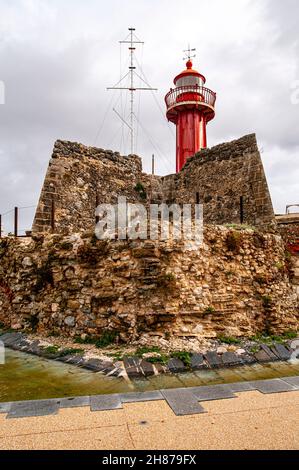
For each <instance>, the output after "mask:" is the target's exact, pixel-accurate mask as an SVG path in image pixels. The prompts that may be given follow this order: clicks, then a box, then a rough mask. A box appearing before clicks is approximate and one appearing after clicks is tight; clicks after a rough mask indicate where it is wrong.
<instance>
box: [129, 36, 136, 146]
mask: <svg viewBox="0 0 299 470" xmlns="http://www.w3.org/2000/svg"><path fill="white" fill-rule="evenodd" d="M129 31H130V36H131V45H130V53H131V64H130V78H131V83H130V92H131V111H130V126H131V130H130V133H131V154H133V153H134V127H133V126H134V119H133V114H134V55H133V54H134V50H135V48H134V42H133V31H135V29H134V28H129Z"/></svg>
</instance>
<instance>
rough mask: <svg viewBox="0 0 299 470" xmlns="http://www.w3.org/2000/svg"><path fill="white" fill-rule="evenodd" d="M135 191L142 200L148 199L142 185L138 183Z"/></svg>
mask: <svg viewBox="0 0 299 470" xmlns="http://www.w3.org/2000/svg"><path fill="white" fill-rule="evenodd" d="M134 191H136V193H138V194H139V196H140V197H141V199H146V198H147V194H146V191H145V188H144V186H143V184H142V183H140V182H138V183H137V184H136V186H135V188H134Z"/></svg>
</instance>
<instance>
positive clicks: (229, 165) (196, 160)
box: [162, 134, 274, 227]
mask: <svg viewBox="0 0 299 470" xmlns="http://www.w3.org/2000/svg"><path fill="white" fill-rule="evenodd" d="M162 186H163V199H164V200H166V201H168V202H179V203H190V202H191V203H196V202H197V201H199V202H200V203H201V204H203V206H204V219H205V222H206V223H208V224H217V225H222V224H227V223H236V224H239V223H240V221H241V213H240V212H241V211H240V198H241V197H242V198H243V217H244V219H243V223H245V224H248V225H253V226H257V227H262V226H269V225H271V224H273V222H274V212H273V207H272V202H271V197H270V193H269V189H268V185H267V180H266V177H265V173H264V168H263V164H262V160H261V157H260V153H259V149H258V146H257V142H256V137H255V134H250V135H247V136H245V137H242V138H241V139H239V140H235V141H233V142H229V143H225V144H221V145H217V146H215V147H213V148H211V149H204V150H201V151H200V152H199V153H197V154H196V155H195V156H194V157H192V158H190V159H189V160H188V161H187V163H186V165H185V166H184V168H183V169H182V171H181V172H180V173H179V174H176V175H170V176H166V177H164V178H163V181H162Z"/></svg>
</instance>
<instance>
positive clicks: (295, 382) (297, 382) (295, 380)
mask: <svg viewBox="0 0 299 470" xmlns="http://www.w3.org/2000/svg"><path fill="white" fill-rule="evenodd" d="M281 380H283V381H284V382H286V383H288V384H290V385H292V387H295V389H296V390H299V377H282V378H281Z"/></svg>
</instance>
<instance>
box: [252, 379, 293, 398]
mask: <svg viewBox="0 0 299 470" xmlns="http://www.w3.org/2000/svg"><path fill="white" fill-rule="evenodd" d="M251 384H252V385H253V386H254V387H255V388H256V389H257V390H259V392H262V393H266V394H268V393H281V392H291V391H292V390H295V389H296V388H295V387H294V386H293V385H291V384H290V383H287V382H286V381H284V380H281V379H273V380H257V381H255V382H251Z"/></svg>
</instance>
